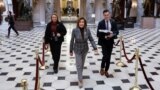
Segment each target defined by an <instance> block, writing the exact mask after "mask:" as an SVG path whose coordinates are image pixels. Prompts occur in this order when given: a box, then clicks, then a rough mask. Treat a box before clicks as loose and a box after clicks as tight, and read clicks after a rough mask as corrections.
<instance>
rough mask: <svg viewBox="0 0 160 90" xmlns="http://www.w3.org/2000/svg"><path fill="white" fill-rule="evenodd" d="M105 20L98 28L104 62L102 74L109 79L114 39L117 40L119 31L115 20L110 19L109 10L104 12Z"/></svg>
mask: <svg viewBox="0 0 160 90" xmlns="http://www.w3.org/2000/svg"><path fill="white" fill-rule="evenodd" d="M103 16H104V19H103V20H102V21H100V22H99V24H98V28H97V37H98V45H100V46H102V54H103V57H102V62H101V69H100V74H101V75H104V74H105V76H106V77H109V73H108V70H109V66H110V59H111V53H112V49H113V43H114V39H115V38H117V35H118V33H119V32H118V29H117V24H116V22H115V21H114V20H112V19H110V12H109V10H104V11H103Z"/></svg>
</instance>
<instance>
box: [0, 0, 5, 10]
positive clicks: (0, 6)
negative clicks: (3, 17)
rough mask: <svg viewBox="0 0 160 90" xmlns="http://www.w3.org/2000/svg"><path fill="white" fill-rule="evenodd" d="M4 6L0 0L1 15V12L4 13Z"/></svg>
mask: <svg viewBox="0 0 160 90" xmlns="http://www.w3.org/2000/svg"><path fill="white" fill-rule="evenodd" d="M5 9H6V8H5V6H4V2H3V0H0V13H2V12H3V11H5Z"/></svg>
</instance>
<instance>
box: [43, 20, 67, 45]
mask: <svg viewBox="0 0 160 90" xmlns="http://www.w3.org/2000/svg"><path fill="white" fill-rule="evenodd" d="M56 30H57V33H60V34H61V36H60V37H58V41H59V42H63V41H64V36H65V35H66V33H67V31H66V28H65V26H64V25H63V23H61V22H58V23H57V27H56ZM52 40H54V37H53V34H52V31H51V22H49V23H48V24H47V27H46V31H45V36H44V41H45V44H48V43H50V42H51V41H52Z"/></svg>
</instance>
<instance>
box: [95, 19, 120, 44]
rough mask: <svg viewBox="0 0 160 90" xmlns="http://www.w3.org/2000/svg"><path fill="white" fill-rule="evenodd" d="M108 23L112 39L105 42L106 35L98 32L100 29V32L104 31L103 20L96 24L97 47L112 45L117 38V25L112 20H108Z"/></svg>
mask: <svg viewBox="0 0 160 90" xmlns="http://www.w3.org/2000/svg"><path fill="white" fill-rule="evenodd" d="M110 23H111V31H112V32H113V37H112V38H110V39H109V40H107V39H106V38H105V36H106V33H103V32H99V30H100V29H102V30H105V29H106V25H105V20H102V21H100V22H99V24H98V28H97V37H98V44H99V45H103V44H106V43H107V44H108V43H111V44H113V43H114V39H116V38H117V35H118V34H119V31H118V29H117V24H116V22H115V21H114V20H112V19H111V20H110Z"/></svg>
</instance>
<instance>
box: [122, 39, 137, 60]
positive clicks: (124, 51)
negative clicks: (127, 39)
mask: <svg viewBox="0 0 160 90" xmlns="http://www.w3.org/2000/svg"><path fill="white" fill-rule="evenodd" d="M122 47H123V53H124V56H125V58H126V59H127V62H128V63H131V62H132V60H133V59H135V56H136V55H135V54H134V55H133V57H132V58H131V59H129V58H128V57H127V54H126V50H125V46H124V41H122Z"/></svg>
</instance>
